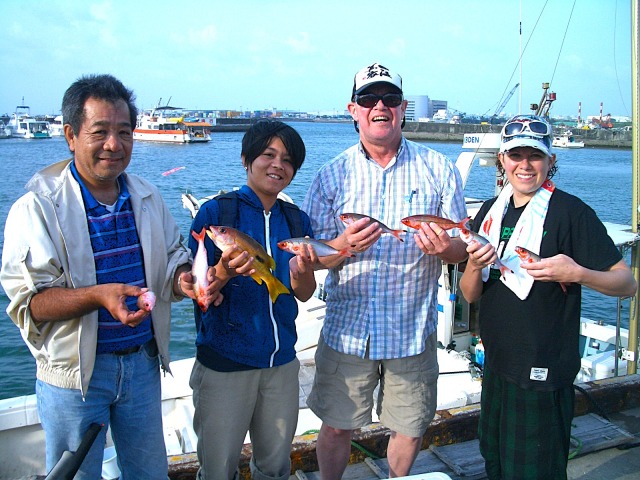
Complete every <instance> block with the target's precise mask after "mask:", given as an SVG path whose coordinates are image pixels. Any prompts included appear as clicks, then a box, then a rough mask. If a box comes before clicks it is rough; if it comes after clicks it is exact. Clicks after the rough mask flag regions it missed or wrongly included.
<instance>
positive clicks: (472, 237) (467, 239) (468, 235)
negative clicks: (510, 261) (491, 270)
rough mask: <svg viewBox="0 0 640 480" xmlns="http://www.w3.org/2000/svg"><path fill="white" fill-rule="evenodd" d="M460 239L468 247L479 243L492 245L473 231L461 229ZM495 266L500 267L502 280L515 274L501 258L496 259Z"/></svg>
mask: <svg viewBox="0 0 640 480" xmlns="http://www.w3.org/2000/svg"><path fill="white" fill-rule="evenodd" d="M460 238H461V239H462V240H463V241H464V243H466V244H468V245H470V244H471V243H472V242H478V243H479V244H480V245H482V246H484V245H487V244H488V243H491V242H489V240H487V239H486V238H484V237H483V236H482V235H480V234H479V233H476V232H474V231H471V230H467V229H466V228H461V229H460ZM495 266H496V267H498V269H500V275H501V276H502V278H506V277H505V275H506V274H507V273H513V270H511V269H510V268H509V267H507V266H506V265H505V264H504V263H502V262H501V261H500V259H499V258H496V261H495Z"/></svg>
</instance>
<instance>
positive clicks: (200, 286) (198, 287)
mask: <svg viewBox="0 0 640 480" xmlns="http://www.w3.org/2000/svg"><path fill="white" fill-rule="evenodd" d="M205 232H206V229H205V227H202V230H200V233H196V232H195V231H192V232H191V236H192V237H193V238H195V239H196V241H197V242H198V249H197V250H196V254H195V255H194V257H193V265H191V275H192V276H193V280H194V284H193V293H194V294H195V296H196V302H197V303H198V306H199V307H200V310H202V311H203V312H206V311H207V309H208V308H209V306H208V305H207V304H206V303H204V297H205V296H206V291H207V287H208V286H209V278H208V277H207V272H208V270H209V263H208V260H207V247H205V245H204V239H205Z"/></svg>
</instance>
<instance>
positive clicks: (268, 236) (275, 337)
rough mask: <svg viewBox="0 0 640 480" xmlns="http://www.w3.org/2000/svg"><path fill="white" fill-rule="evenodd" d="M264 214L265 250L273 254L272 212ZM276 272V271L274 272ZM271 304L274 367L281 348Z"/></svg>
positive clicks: (272, 358) (271, 365)
mask: <svg viewBox="0 0 640 480" xmlns="http://www.w3.org/2000/svg"><path fill="white" fill-rule="evenodd" d="M262 213H263V214H264V239H265V241H264V244H265V250H266V251H267V253H268V254H269V255H270V256H272V257H273V255H271V229H270V218H271V212H269V213H267V212H265V211H264V210H263V211H262ZM272 273H274V274H275V272H272ZM267 303H268V304H269V317H270V318H271V326H272V327H273V340H274V342H275V349H274V350H273V352H272V353H271V358H269V367H273V363H274V361H275V356H276V353H278V351H279V350H280V336H279V335H278V322H276V319H275V317H274V316H273V302H272V301H270V300H269V301H268V302H267Z"/></svg>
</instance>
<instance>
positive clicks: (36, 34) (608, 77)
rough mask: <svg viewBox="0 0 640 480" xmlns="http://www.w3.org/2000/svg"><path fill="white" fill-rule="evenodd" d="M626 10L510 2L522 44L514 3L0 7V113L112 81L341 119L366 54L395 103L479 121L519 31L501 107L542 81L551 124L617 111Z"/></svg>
mask: <svg viewBox="0 0 640 480" xmlns="http://www.w3.org/2000/svg"><path fill="white" fill-rule="evenodd" d="M630 1H631V0H576V1H575V8H574V0H523V1H522V21H523V33H522V36H520V35H519V31H518V25H519V21H520V17H521V14H520V8H521V2H520V1H518V0H447V1H442V0H415V1H411V0H394V1H389V0H385V1H378V0H369V1H360V0H338V1H334V0H324V1H315V0H271V1H270V0H206V1H205V0H189V1H176V0H172V1H166V0H153V1H147V0H135V1H129V0H106V1H92V0H22V1H18V0H3V1H2V2H0V45H2V48H0V58H1V61H0V64H1V65H2V67H3V68H2V74H1V75H0V92H2V93H1V95H0V114H3V113H11V112H13V111H14V110H15V106H16V105H18V104H20V103H21V102H22V97H24V101H25V103H26V104H27V105H30V106H31V112H32V114H55V113H58V112H59V109H60V102H61V99H62V95H63V93H64V91H65V89H66V88H67V87H68V86H69V85H70V84H71V83H72V82H73V81H74V80H75V79H77V78H78V77H79V76H81V75H83V74H86V73H111V74H113V75H115V76H116V77H118V78H120V79H121V80H122V81H123V82H124V83H125V84H126V85H127V86H128V87H129V88H132V89H133V90H134V91H135V93H136V96H137V104H138V107H140V108H151V107H153V106H154V105H155V104H156V103H157V102H158V100H159V99H160V98H162V99H163V100H162V101H163V104H164V103H166V102H167V101H168V100H169V98H170V97H171V104H172V105H175V106H179V107H184V108H211V109H243V110H248V109H250V110H256V109H271V108H277V109H288V110H302V111H309V112H334V111H335V112H342V111H343V110H344V108H345V105H346V103H347V102H348V100H349V96H350V93H351V87H352V84H353V75H354V74H355V72H356V71H357V70H359V69H360V68H361V67H363V66H365V65H368V64H370V63H372V62H375V61H377V62H380V63H381V64H383V65H385V66H387V67H388V68H390V69H391V70H395V71H397V73H399V74H400V75H401V76H402V77H403V80H404V90H405V94H407V95H429V97H431V98H432V99H438V100H448V101H449V106H450V107H451V108H454V109H457V110H460V111H463V112H468V113H477V114H487V113H488V114H492V113H493V112H494V111H495V109H496V107H497V106H498V104H499V103H500V100H501V99H502V98H503V97H504V96H505V95H506V93H507V92H508V91H509V90H511V88H512V87H513V86H514V85H515V84H516V83H518V82H520V70H519V68H518V58H519V52H520V39H522V44H523V48H524V45H525V43H526V42H527V41H528V40H529V38H530V37H531V38H530V40H529V44H528V46H527V47H526V50H525V51H524V55H523V63H522V91H521V96H520V93H518V92H517V93H516V94H514V95H513V97H512V98H511V100H510V101H509V103H508V104H507V105H506V107H505V110H504V112H505V113H517V112H518V110H519V105H520V104H521V105H522V110H523V111H528V108H529V104H530V103H533V102H537V101H538V100H539V99H540V96H541V93H542V90H541V85H542V82H551V90H552V91H555V92H556V94H557V97H558V100H557V101H556V102H555V104H554V107H553V109H552V115H576V114H577V110H578V102H582V114H583V116H587V115H597V114H598V113H599V109H600V102H603V103H604V110H605V113H612V114H613V115H630V114H631V78H630V77H631V40H630V38H631V37H630V35H631V33H630V30H631V25H630V22H631V20H630V11H631V6H630ZM572 8H573V14H572ZM570 16H571V21H570V22H569V17H570ZM536 23H537V25H536ZM567 26H568V30H567ZM534 27H535V28H534ZM565 31H566V38H564V37H565ZM532 32H533V35H532ZM563 39H564V40H563ZM563 41H564V43H563ZM561 47H562V50H561ZM520 99H521V100H520Z"/></svg>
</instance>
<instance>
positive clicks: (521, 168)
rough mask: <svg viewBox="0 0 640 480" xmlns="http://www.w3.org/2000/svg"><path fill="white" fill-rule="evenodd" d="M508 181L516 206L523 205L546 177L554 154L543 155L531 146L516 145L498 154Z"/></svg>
mask: <svg viewBox="0 0 640 480" xmlns="http://www.w3.org/2000/svg"><path fill="white" fill-rule="evenodd" d="M498 160H499V161H500V163H501V164H502V168H503V169H504V172H505V174H506V175H507V179H508V180H509V183H510V184H511V185H512V186H513V200H514V204H515V206H516V207H520V206H522V205H525V204H526V203H527V202H529V200H531V198H532V197H533V196H534V195H535V193H536V192H537V191H538V189H539V188H540V186H541V185H542V183H543V182H544V181H545V180H546V179H547V176H548V174H549V170H550V169H551V167H552V166H553V164H554V163H555V161H556V156H555V155H551V156H548V155H545V154H544V153H542V152H541V151H540V150H538V149H536V148H533V147H517V148H513V149H511V150H509V151H507V152H504V153H500V154H498Z"/></svg>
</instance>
